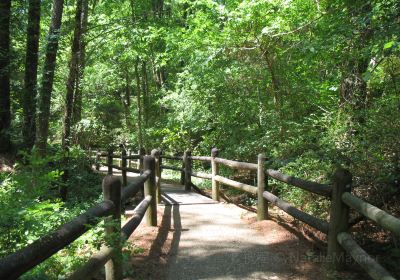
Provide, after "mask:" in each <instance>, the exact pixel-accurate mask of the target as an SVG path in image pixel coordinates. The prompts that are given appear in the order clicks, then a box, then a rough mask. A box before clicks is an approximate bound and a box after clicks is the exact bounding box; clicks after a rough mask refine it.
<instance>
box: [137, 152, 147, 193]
mask: <svg viewBox="0 0 400 280" xmlns="http://www.w3.org/2000/svg"><path fill="white" fill-rule="evenodd" d="M138 154H139V159H138V169H139V174H140V175H142V174H143V157H144V156H145V154H146V151H145V149H144V148H143V147H140V148H139V151H138ZM140 191H141V194H142V197H143V198H144V185H143V186H142V187H141V189H140Z"/></svg>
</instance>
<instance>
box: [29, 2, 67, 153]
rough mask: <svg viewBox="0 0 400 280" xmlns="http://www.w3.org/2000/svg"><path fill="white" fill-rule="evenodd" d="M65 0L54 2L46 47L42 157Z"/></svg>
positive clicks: (40, 112)
mask: <svg viewBox="0 0 400 280" xmlns="http://www.w3.org/2000/svg"><path fill="white" fill-rule="evenodd" d="M63 6H64V0H54V1H53V12H52V16H51V24H50V30H49V34H48V39H47V46H46V58H45V62H44V67H43V77H42V87H41V89H40V95H39V100H38V118H37V120H38V123H37V126H36V139H35V145H36V148H37V150H38V152H39V154H40V155H45V154H46V144H47V137H48V133H49V117H50V101H51V93H52V91H53V79H54V71H55V68H56V58H57V51H58V41H59V37H60V28H61V20H62V13H63Z"/></svg>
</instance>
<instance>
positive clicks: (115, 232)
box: [103, 175, 122, 280]
mask: <svg viewBox="0 0 400 280" xmlns="http://www.w3.org/2000/svg"><path fill="white" fill-rule="evenodd" d="M103 198H104V200H106V199H107V200H111V201H112V202H113V203H114V205H115V209H114V213H113V215H112V217H107V218H105V221H104V223H105V235H106V240H107V241H108V242H109V245H108V246H110V247H112V248H113V254H112V257H111V259H110V260H109V261H108V262H107V263H106V264H105V270H106V280H121V279H122V247H121V240H120V236H121V181H120V180H119V179H118V178H116V177H113V176H111V175H108V176H106V177H105V178H104V179H103Z"/></svg>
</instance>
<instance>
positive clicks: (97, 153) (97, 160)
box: [95, 152, 100, 171]
mask: <svg viewBox="0 0 400 280" xmlns="http://www.w3.org/2000/svg"><path fill="white" fill-rule="evenodd" d="M95 164H96V170H97V171H99V170H100V152H96V162H95Z"/></svg>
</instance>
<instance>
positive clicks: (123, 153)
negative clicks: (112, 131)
mask: <svg viewBox="0 0 400 280" xmlns="http://www.w3.org/2000/svg"><path fill="white" fill-rule="evenodd" d="M126 167H127V164H126V150H125V148H124V146H123V145H121V174H122V186H123V187H126V186H127V185H128V179H127V177H126Z"/></svg>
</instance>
